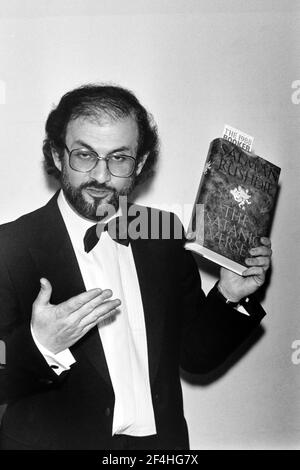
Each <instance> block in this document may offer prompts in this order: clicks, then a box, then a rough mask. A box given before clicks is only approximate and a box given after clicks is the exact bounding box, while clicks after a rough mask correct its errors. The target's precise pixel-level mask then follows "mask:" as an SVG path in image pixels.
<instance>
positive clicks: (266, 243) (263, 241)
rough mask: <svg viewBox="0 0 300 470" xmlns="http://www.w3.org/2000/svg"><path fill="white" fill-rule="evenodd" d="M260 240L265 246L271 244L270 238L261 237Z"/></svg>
mask: <svg viewBox="0 0 300 470" xmlns="http://www.w3.org/2000/svg"><path fill="white" fill-rule="evenodd" d="M260 241H261V243H262V244H263V245H265V246H271V245H272V243H271V240H270V238H268V237H261V239H260Z"/></svg>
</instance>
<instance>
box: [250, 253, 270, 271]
mask: <svg viewBox="0 0 300 470" xmlns="http://www.w3.org/2000/svg"><path fill="white" fill-rule="evenodd" d="M245 262H246V264H248V265H249V266H262V267H263V268H264V269H265V270H267V269H269V267H270V258H268V257H266V256H256V257H255V258H246V259H245Z"/></svg>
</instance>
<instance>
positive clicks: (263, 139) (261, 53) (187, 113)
mask: <svg viewBox="0 0 300 470" xmlns="http://www.w3.org/2000/svg"><path fill="white" fill-rule="evenodd" d="M299 27H300V2H299V1H298V0H286V1H285V0H278V1H276V0H272V1H268V0H252V1H251V2H249V1H248V0H227V1H226V2H224V1H222V0H214V1H212V0H207V1H206V0H149V1H148V0H126V2H124V1H123V0H110V1H105V0H77V1H76V0H70V1H67V0H64V1H63V2H61V1H58V0H52V1H51V2H49V1H44V0H43V1H42V0H27V1H26V2H23V1H22V0H19V1H16V0H14V1H13V0H9V1H6V0H1V2H0V152H1V153H0V168H1V180H0V181H1V186H0V223H3V222H6V221H9V220H12V219H14V218H16V217H17V216H19V215H21V214H23V213H25V212H28V211H31V210H33V209H35V208H37V207H39V206H41V205H42V204H44V203H45V202H46V201H47V200H48V199H49V197H50V196H51V195H52V193H53V190H54V188H53V187H52V186H51V185H49V183H48V182H47V179H46V177H45V175H44V173H43V168H42V152H41V145H42V140H43V137H44V130H43V129H44V122H45V119H46V117H47V114H48V112H49V111H50V109H51V107H52V106H53V104H54V103H57V102H58V100H59V98H60V96H61V95H62V94H63V93H64V92H66V91H68V90H69V89H71V88H73V87H75V86H78V85H80V84H83V83H88V82H99V81H101V82H102V81H106V82H107V81H109V82H113V83H117V84H120V85H122V86H125V87H128V88H130V89H132V90H133V91H134V92H135V93H136V94H137V96H138V97H139V98H140V99H141V101H142V103H144V104H145V105H146V107H147V108H148V109H149V110H150V111H151V112H152V113H153V115H154V117H155V119H156V121H157V123H158V126H159V130H160V137H161V141H162V149H161V160H160V165H159V168H158V172H157V176H156V178H155V180H154V182H153V184H152V185H151V186H150V187H148V188H147V191H146V192H144V193H141V194H140V196H139V198H138V199H139V202H141V203H145V204H149V205H153V206H160V207H168V208H170V209H172V208H173V210H175V211H176V212H178V213H179V215H180V216H181V217H183V218H184V221H185V223H186V222H187V221H188V218H189V215H190V205H191V204H192V203H193V200H194V198H195V195H196V192H197V186H198V183H199V178H200V174H201V171H202V168H203V163H204V160H205V158H206V153H207V150H208V146H209V142H210V141H211V140H212V139H213V138H215V137H218V136H221V133H222V131H223V127H224V124H225V123H226V124H229V125H232V126H234V127H237V128H239V129H241V130H243V131H245V132H247V133H249V134H250V135H253V136H254V137H255V141H254V149H255V151H256V153H258V154H259V155H261V156H262V157H265V158H267V159H269V160H271V161H272V162H273V163H275V164H277V165H279V166H280V167H282V174H281V190H280V196H279V201H278V205H277V210H276V217H275V221H274V224H273V229H272V241H273V248H274V259H273V269H272V275H271V279H270V285H269V288H268V290H267V292H266V295H265V297H264V299H263V305H264V307H265V309H266V310H267V312H268V317H267V318H266V319H265V320H264V322H263V327H264V330H263V331H262V334H261V335H260V337H257V338H256V341H254V344H253V345H252V347H251V348H250V349H249V351H247V352H246V353H245V354H244V355H242V357H240V358H238V360H236V361H235V363H234V364H233V366H232V367H231V368H230V369H229V370H228V371H227V373H226V374H219V376H218V377H216V380H215V381H212V380H208V379H206V380H204V379H203V378H197V379H193V380H192V383H191V380H190V379H191V378H190V377H185V378H184V379H183V391H184V403H185V414H186V418H187V421H188V424H189V430H190V441H191V447H192V449H211V448H212V449H228V448H233V449H239V448H242V449H254V448H263V449H268V448H273V449H278V448H300V421H299V419H300V410H299V403H300V400H299V386H300V380H299V374H300V364H299V365H297V364H294V363H293V362H292V360H291V355H292V352H293V351H292V348H291V345H292V343H293V341H295V340H297V339H300V322H299V318H298V316H299V306H300V289H299V288H298V281H299V274H300V273H299V258H300V256H299V245H300V240H299V221H298V220H299V213H300V212H299V201H298V200H299V191H298V189H299V181H300V179H299V173H300V171H299V170H300V164H299V150H300V145H299V129H300V104H297V102H298V101H299V99H298V98H300V93H299V94H298V95H297V93H296V90H294V89H293V88H292V84H294V86H297V82H296V80H299V79H300V63H299V60H298V58H299V57H300V47H299V37H298V36H299V35H297V33H298V32H299ZM299 83H300V82H299ZM293 93H294V95H293ZM184 205H187V207H186V208H185V211H184V212H183V210H182V208H183V207H184ZM199 268H200V271H201V275H202V279H203V286H204V289H205V291H208V290H209V288H210V287H211V286H212V285H213V283H214V282H215V280H216V274H217V271H216V270H215V269H212V268H211V266H210V265H209V264H207V263H204V262H203V261H201V260H199Z"/></svg>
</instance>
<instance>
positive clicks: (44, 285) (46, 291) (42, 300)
mask: <svg viewBox="0 0 300 470" xmlns="http://www.w3.org/2000/svg"><path fill="white" fill-rule="evenodd" d="M40 283H41V288H40V292H39V293H38V296H37V298H36V299H35V303H36V304H38V305H40V306H46V305H48V304H49V302H50V298H51V294H52V286H51V284H50V282H49V281H48V279H46V278H44V277H42V278H41V279H40Z"/></svg>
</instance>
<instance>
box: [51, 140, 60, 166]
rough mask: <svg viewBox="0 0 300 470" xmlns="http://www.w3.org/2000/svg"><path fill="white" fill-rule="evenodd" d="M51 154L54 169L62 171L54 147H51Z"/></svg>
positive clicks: (57, 153)
mask: <svg viewBox="0 0 300 470" xmlns="http://www.w3.org/2000/svg"><path fill="white" fill-rule="evenodd" d="M51 153H52V158H53V161H54V164H55V166H56V168H57V169H58V170H59V171H61V170H62V163H61V158H60V156H59V152H58V151H57V150H56V148H55V147H52V146H51Z"/></svg>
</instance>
